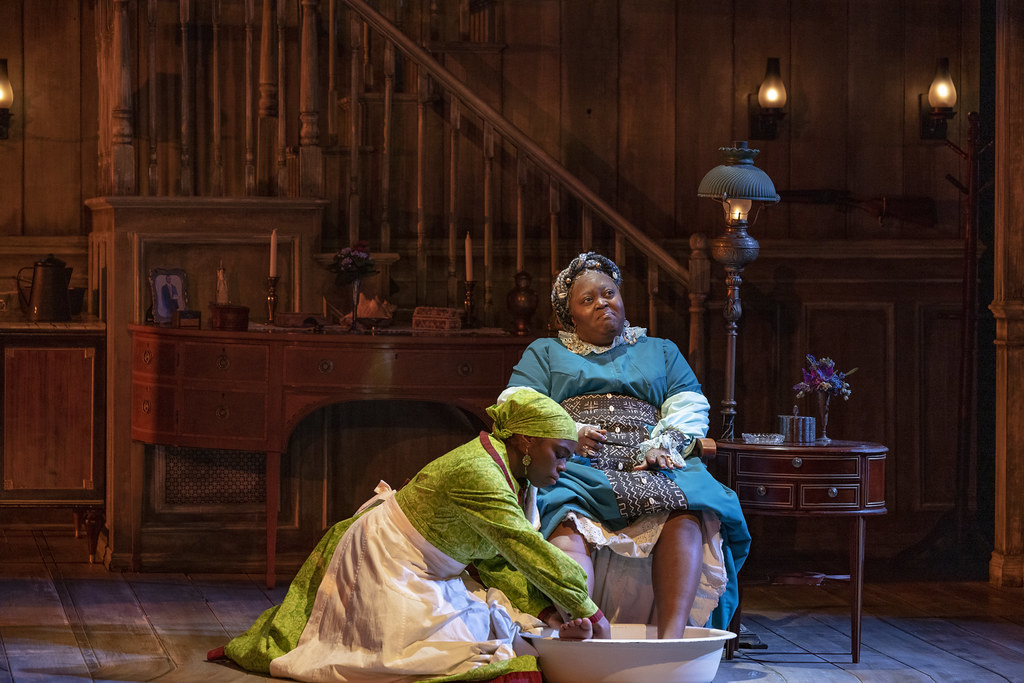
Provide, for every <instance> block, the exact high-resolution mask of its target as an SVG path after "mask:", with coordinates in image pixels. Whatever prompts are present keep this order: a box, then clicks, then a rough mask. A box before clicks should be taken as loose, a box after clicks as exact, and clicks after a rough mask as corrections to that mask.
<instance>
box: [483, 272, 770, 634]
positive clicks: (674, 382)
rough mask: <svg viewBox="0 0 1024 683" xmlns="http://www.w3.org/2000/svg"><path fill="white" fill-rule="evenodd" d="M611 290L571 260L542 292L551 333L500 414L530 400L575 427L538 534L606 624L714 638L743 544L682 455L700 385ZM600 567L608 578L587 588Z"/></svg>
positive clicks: (739, 530) (734, 593) (732, 506)
mask: <svg viewBox="0 0 1024 683" xmlns="http://www.w3.org/2000/svg"><path fill="white" fill-rule="evenodd" d="M621 282H622V277H621V275H620V273H619V269H618V267H617V266H616V265H615V264H614V263H613V262H612V261H611V260H609V259H607V258H606V257H604V256H601V255H600V254H597V253H594V252H589V253H585V254H580V255H579V256H578V257H577V258H575V259H573V261H572V262H571V263H570V264H569V266H568V267H567V268H566V269H565V270H563V271H562V272H561V273H560V274H559V276H558V278H557V279H556V280H555V283H554V286H553V288H552V292H551V303H552V306H553V308H554V311H555V314H556V315H557V316H558V319H559V322H560V323H561V325H562V327H563V330H562V331H561V332H559V336H558V338H557V339H551V338H547V339H538V340H536V341H534V342H533V343H531V344H530V345H529V346H528V347H527V349H526V350H525V352H524V353H523V357H522V359H521V360H520V362H519V363H518V364H517V365H516V367H515V369H514V370H513V372H512V376H511V378H510V379H509V382H508V388H507V389H505V391H504V392H502V394H501V396H500V397H499V401H501V400H504V399H506V398H508V397H513V396H515V395H516V393H517V392H518V391H521V390H523V389H524V388H528V389H533V390H536V391H539V392H541V393H543V394H546V395H548V396H550V397H551V398H553V399H554V400H556V401H558V402H559V403H561V405H562V406H563V407H564V408H565V409H566V410H567V411H568V412H569V414H570V415H572V416H573V418H574V419H575V420H576V422H577V427H578V446H577V451H576V453H577V454H578V455H577V456H576V457H574V458H573V460H572V461H570V463H569V465H568V469H567V470H566V472H565V473H564V474H563V475H562V476H561V477H560V478H559V480H558V482H556V483H555V484H553V485H552V486H549V487H547V488H545V489H542V490H541V491H540V492H539V493H538V497H537V502H538V510H539V513H540V521H541V527H540V529H541V533H543V534H544V535H545V536H547V537H548V539H549V540H550V541H551V542H552V543H554V544H555V545H556V546H558V547H560V548H562V549H563V550H565V551H566V552H567V554H568V555H569V556H570V557H573V558H574V559H576V560H577V561H578V562H579V563H580V564H581V565H582V566H583V568H584V569H585V570H586V571H587V574H588V578H589V580H590V588H591V591H592V595H594V596H595V597H596V599H597V602H598V603H599V604H600V605H601V606H602V608H603V609H604V612H605V613H606V614H607V615H608V617H609V619H610V620H611V621H613V622H614V621H644V622H647V621H650V620H652V619H653V621H654V623H656V624H657V625H658V634H659V637H660V638H680V637H682V634H683V630H684V629H685V626H686V624H687V623H688V622H689V623H690V624H691V625H695V626H704V625H711V626H713V627H715V628H727V627H728V624H729V621H730V619H731V617H732V614H733V613H734V611H735V609H736V606H737V604H738V585H737V582H736V572H737V571H738V570H739V569H740V567H741V565H742V564H743V561H744V559H745V558H746V556H747V552H748V549H749V546H750V534H749V532H748V530H747V526H746V522H745V520H744V518H743V513H742V511H741V510H740V506H739V502H738V500H737V498H736V495H735V493H734V492H733V491H732V490H730V489H729V488H727V487H726V486H724V485H723V484H721V483H719V482H718V481H716V480H715V479H714V477H712V476H711V474H710V473H709V472H708V471H707V468H706V467H705V466H704V464H703V463H702V462H701V461H700V459H699V458H698V457H693V456H692V455H691V454H692V451H693V447H694V441H695V439H697V438H701V437H703V436H705V434H706V433H707V428H708V412H709V409H710V406H709V404H708V401H707V399H706V398H705V397H704V395H703V394H702V393H701V388H700V383H699V382H698V381H697V378H696V377H695V376H694V374H693V371H692V370H691V369H690V366H689V365H688V364H687V362H686V361H685V360H684V359H683V356H682V354H681V353H680V352H679V349H678V348H677V347H676V345H675V344H673V343H672V342H671V341H668V340H666V339H659V338H656V337H648V336H647V335H646V330H644V329H643V328H639V327H631V326H630V325H629V322H628V321H627V320H626V317H625V310H624V307H623V302H622V298H621V296H620V293H619V286H620V285H621ZM595 563H596V566H595ZM602 568H604V569H607V568H610V569H611V570H614V571H610V572H608V573H609V574H611V575H614V576H615V577H616V578H615V579H614V581H612V582H611V583H607V582H605V581H604V579H603V577H599V580H598V582H597V586H595V584H594V581H595V574H603V572H602V571H598V570H601V569H602ZM652 588H653V590H652ZM652 611H653V613H654V615H656V616H652Z"/></svg>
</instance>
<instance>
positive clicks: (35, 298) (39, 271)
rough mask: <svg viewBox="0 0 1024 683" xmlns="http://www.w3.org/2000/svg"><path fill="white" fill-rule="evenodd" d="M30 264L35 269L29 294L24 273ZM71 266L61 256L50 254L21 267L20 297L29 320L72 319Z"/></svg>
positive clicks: (19, 278) (52, 320)
mask: <svg viewBox="0 0 1024 683" xmlns="http://www.w3.org/2000/svg"><path fill="white" fill-rule="evenodd" d="M29 268H31V269H32V288H31V290H30V292H29V294H28V295H27V296H26V294H25V286H24V284H23V280H22V277H21V274H22V273H23V272H25V271H26V270H28V269H29ZM71 270H72V269H71V268H68V267H67V264H65V263H64V262H63V261H61V260H60V259H59V258H55V257H54V255H53V254H48V255H47V256H46V258H44V259H42V260H39V261H36V262H35V263H34V264H33V265H31V266H25V267H24V268H22V269H21V270H19V271H18V298H19V299H21V307H22V309H23V310H24V311H25V313H26V314H27V315H28V319H29V320H30V321H32V322H61V321H65V320H71V307H70V306H69V305H68V284H70V282H71Z"/></svg>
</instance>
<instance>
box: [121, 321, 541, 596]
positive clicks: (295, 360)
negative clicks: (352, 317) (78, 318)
mask: <svg viewBox="0 0 1024 683" xmlns="http://www.w3.org/2000/svg"><path fill="white" fill-rule="evenodd" d="M268 329H271V328H268ZM274 329H276V328H274ZM130 330H131V334H132V363H131V367H132V393H131V416H132V417H131V433H132V438H133V439H135V440H137V441H141V442H144V443H148V444H164V445H170V446H184V447H192V448H217V449H237V450H246V451H263V452H265V453H266V539H267V541H266V542H267V554H266V558H267V559H266V576H267V585H268V586H272V585H273V584H274V582H275V572H274V561H275V553H276V541H277V514H278V504H279V501H280V498H279V497H280V485H281V480H280V458H281V453H282V452H284V451H285V450H286V449H287V447H288V437H289V435H290V434H291V432H292V430H293V429H294V428H295V426H296V425H297V424H298V423H299V421H300V420H302V418H304V417H305V416H307V415H309V414H310V413H311V412H313V411H314V410H316V409H317V408H320V407H323V406H326V405H330V404H333V403H341V402H345V401H353V400H365V399H413V400H424V401H435V402H441V403H448V404H452V405H455V406H458V407H460V408H462V409H463V410H465V411H467V412H469V413H472V414H474V415H477V416H479V417H480V418H481V419H484V420H485V421H486V419H487V418H486V412H485V410H486V408H487V407H488V406H490V405H491V404H493V402H494V399H495V398H497V396H498V393H499V392H500V391H501V390H502V389H503V388H504V387H505V384H506V383H507V381H508V377H509V374H510V373H511V370H512V366H514V365H515V363H516V362H518V360H519V358H520V356H521V355H522V352H523V349H524V348H525V347H526V345H527V344H528V343H529V341H530V339H527V338H523V337H513V336H474V335H472V334H471V333H461V334H458V335H451V336H443V337H442V336H412V335H411V334H410V335H401V334H386V335H348V334H313V333H311V332H305V331H295V332H281V331H266V332H264V331H249V332H218V331H208V330H184V329H171V328H157V327H151V326H142V325H133V326H131V327H130Z"/></svg>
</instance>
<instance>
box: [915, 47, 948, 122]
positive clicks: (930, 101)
mask: <svg viewBox="0 0 1024 683" xmlns="http://www.w3.org/2000/svg"><path fill="white" fill-rule="evenodd" d="M917 101H918V107H919V108H920V110H921V139H922V140H945V139H946V122H947V121H949V119H951V118H953V117H954V116H956V112H955V111H953V107H954V105H956V86H954V85H953V77H952V76H950V75H949V58H947V57H942V58H940V59H939V63H938V67H937V68H936V69H935V78H933V79H932V85H931V87H930V88H928V96H927V103H926V102H925V96H924V95H918V96H917Z"/></svg>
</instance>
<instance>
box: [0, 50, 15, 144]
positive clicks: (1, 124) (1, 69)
mask: <svg viewBox="0 0 1024 683" xmlns="http://www.w3.org/2000/svg"><path fill="white" fill-rule="evenodd" d="M13 104H14V88H12V87H11V79H10V78H8V76H7V60H6V59H0V140H6V139H7V135H8V133H9V132H10V129H11V105H13Z"/></svg>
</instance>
